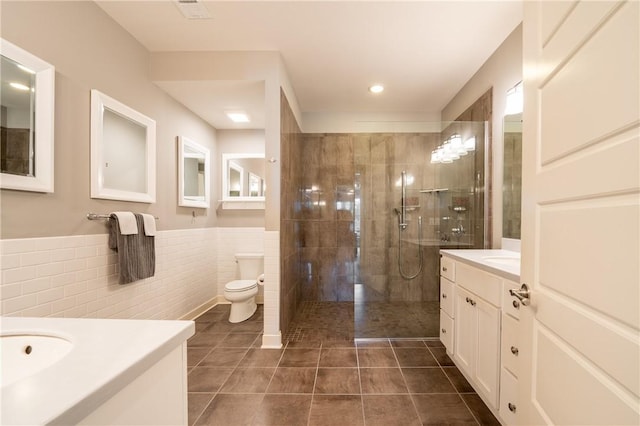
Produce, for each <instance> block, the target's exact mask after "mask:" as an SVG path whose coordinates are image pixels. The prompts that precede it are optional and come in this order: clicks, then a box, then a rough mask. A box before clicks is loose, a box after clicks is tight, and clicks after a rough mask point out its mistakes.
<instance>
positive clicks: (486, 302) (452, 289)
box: [440, 250, 520, 424]
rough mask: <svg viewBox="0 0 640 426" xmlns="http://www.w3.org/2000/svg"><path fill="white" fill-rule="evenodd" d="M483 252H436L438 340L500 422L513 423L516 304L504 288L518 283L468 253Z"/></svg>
mask: <svg viewBox="0 0 640 426" xmlns="http://www.w3.org/2000/svg"><path fill="white" fill-rule="evenodd" d="M447 252H449V253H451V255H449V254H448V253H447ZM486 252H487V251H486V250H443V251H442V253H441V254H442V256H441V262H440V340H441V341H442V343H443V344H444V346H445V347H446V348H447V352H448V353H449V355H450V356H451V358H452V359H453V361H454V363H455V364H456V365H457V366H458V368H459V369H460V371H461V372H462V373H463V374H464V375H465V377H466V378H467V379H468V380H469V383H470V384H471V385H472V386H473V387H474V389H475V390H476V391H477V392H478V395H480V396H481V398H482V399H483V400H484V402H485V403H486V404H487V406H488V407H489V409H490V410H491V411H492V412H493V413H494V415H496V417H497V418H498V419H499V420H500V421H501V423H503V424H515V423H516V421H515V416H516V412H517V404H518V402H517V399H518V398H517V387H518V381H517V377H518V368H519V357H518V355H519V349H518V334H519V333H518V327H519V326H518V315H519V309H520V306H519V302H518V301H517V299H515V298H514V297H512V296H511V295H510V294H509V289H512V288H516V289H517V288H519V287H520V286H519V284H518V283H516V282H515V281H512V280H513V279H518V277H517V276H515V278H512V279H508V278H505V276H501V274H500V270H499V269H494V268H491V267H486V265H485V266H482V265H479V266H475V259H474V257H473V256H475V257H476V258H479V259H482V258H483V257H485V256H487V254H486ZM465 256H469V257H470V258H471V259H468V258H467V257H465ZM490 271H495V273H493V272H490ZM506 276H507V277H512V276H513V273H510V274H506ZM451 296H453V297H451Z"/></svg>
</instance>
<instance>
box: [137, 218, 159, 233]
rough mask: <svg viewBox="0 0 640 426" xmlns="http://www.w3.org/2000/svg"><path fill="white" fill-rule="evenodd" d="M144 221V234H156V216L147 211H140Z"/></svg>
mask: <svg viewBox="0 0 640 426" xmlns="http://www.w3.org/2000/svg"><path fill="white" fill-rule="evenodd" d="M140 214H141V215H142V220H143V222H144V235H146V236H147V237H153V236H155V235H156V218H155V217H153V215H150V214H147V213H140Z"/></svg>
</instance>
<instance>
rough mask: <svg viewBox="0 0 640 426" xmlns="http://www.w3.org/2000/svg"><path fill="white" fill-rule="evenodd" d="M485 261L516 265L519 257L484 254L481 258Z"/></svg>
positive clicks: (518, 262)
mask: <svg viewBox="0 0 640 426" xmlns="http://www.w3.org/2000/svg"><path fill="white" fill-rule="evenodd" d="M482 259H483V260H486V261H487V262H492V263H497V264H499V265H508V266H518V265H520V258H519V257H515V256H486V257H483V258H482Z"/></svg>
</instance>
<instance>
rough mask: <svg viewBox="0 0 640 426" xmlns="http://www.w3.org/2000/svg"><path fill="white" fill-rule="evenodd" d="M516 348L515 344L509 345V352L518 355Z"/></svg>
mask: <svg viewBox="0 0 640 426" xmlns="http://www.w3.org/2000/svg"><path fill="white" fill-rule="evenodd" d="M518 352H519V351H518V348H516V347H515V346H511V353H512V354H514V355H515V356H518Z"/></svg>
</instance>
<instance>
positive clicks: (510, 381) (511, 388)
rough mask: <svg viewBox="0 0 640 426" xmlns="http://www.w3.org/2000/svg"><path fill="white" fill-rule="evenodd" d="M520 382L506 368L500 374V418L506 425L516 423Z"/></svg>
mask: <svg viewBox="0 0 640 426" xmlns="http://www.w3.org/2000/svg"><path fill="white" fill-rule="evenodd" d="M517 409H518V380H517V379H516V378H515V377H513V375H512V374H511V373H509V372H508V371H507V370H505V369H504V368H503V369H502V371H501V372H500V408H499V409H498V411H499V413H500V417H501V418H502V421H503V423H504V424H505V425H514V424H517V423H516V413H517Z"/></svg>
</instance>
